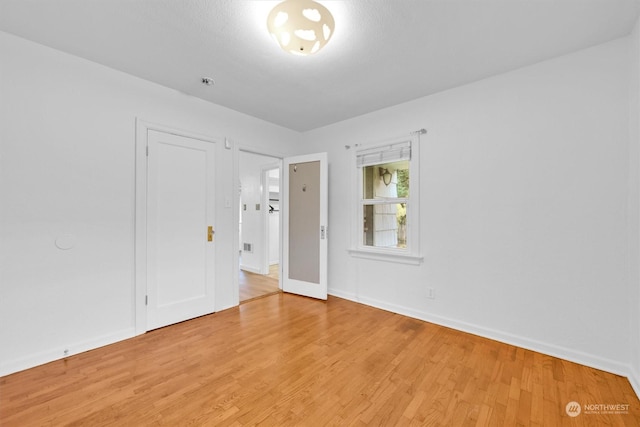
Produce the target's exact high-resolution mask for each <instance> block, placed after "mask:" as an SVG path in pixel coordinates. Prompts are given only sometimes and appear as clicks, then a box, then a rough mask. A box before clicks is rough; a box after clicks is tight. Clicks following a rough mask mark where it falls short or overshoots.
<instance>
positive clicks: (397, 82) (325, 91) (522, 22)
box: [0, 0, 640, 131]
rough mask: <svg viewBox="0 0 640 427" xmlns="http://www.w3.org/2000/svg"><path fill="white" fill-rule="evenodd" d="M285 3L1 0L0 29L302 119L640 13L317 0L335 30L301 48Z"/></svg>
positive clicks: (526, 0) (367, 102)
mask: <svg viewBox="0 0 640 427" xmlns="http://www.w3.org/2000/svg"><path fill="white" fill-rule="evenodd" d="M277 3H278V1H268V0H262V1H260V0H258V1H249V0H0V30H2V31H6V32H8V33H12V34H15V35H18V36H21V37H24V38H26V39H29V40H33V41H35V42H38V43H42V44H44V45H47V46H51V47H53V48H56V49H59V50H62V51H65V52H69V53H72V54H74V55H77V56H80V57H83V58H86V59H89V60H92V61H95V62H98V63H100V64H104V65H106V66H109V67H112V68H115V69H117V70H121V71H124V72H126V73H129V74H133V75H135V76H139V77H141V78H144V79H146V80H150V81H153V82H156V83H159V84H161V85H164V86H167V87H170V88H174V89H177V90H179V91H181V92H184V93H187V94H190V95H193V96H196V97H199V98H202V99H205V100H208V101H211V102H213V103H216V104H219V105H223V106H226V107H229V108H232V109H234V110H237V111H240V112H243V113H246V114H249V115H252V116H255V117H258V118H261V119H264V120H267V121H269V122H272V123H275V124H278V125H282V126H285V127H287V128H290V129H294V130H298V131H306V130H310V129H314V128H317V127H321V126H324V125H327V124H331V123H335V122H338V121H341V120H345V119H348V118H351V117H355V116H358V115H361V114H365V113H368V112H371V111H374V110H378V109H381V108H384V107H388V106H391V105H395V104H399V103H402V102H405V101H409V100H412V99H415V98H419V97H422V96H425V95H429V94H432V93H435V92H439V91H442V90H446V89H448V88H452V87H455V86H460V85H463V84H465V83H469V82H473V81H476V80H479V79H482V78H485V77H488V76H491V75H495V74H498V73H502V72H505V71H509V70H513V69H516V68H519V67H522V66H526V65H529V64H533V63H536V62H539V61H542V60H545V59H548V58H552V57H555V56H558V55H562V54H565V53H568V52H571V51H574V50H577V49H581V48H586V47H589V46H592V45H596V44H599V43H603V42H606V41H609V40H612V39H615V38H617V37H621V36H624V35H627V34H629V33H630V32H631V30H632V29H633V25H634V23H635V21H636V19H637V17H638V14H639V12H640V0H422V1H420V0H350V1H321V3H323V4H324V5H325V6H326V7H327V8H329V9H330V10H331V12H332V13H333V15H334V17H335V21H336V30H335V33H334V36H333V38H332V39H331V41H330V42H329V43H328V44H327V46H326V47H325V48H324V49H323V50H322V51H320V52H319V53H317V54H316V55H312V56H307V57H300V56H293V55H290V54H287V53H285V52H284V51H282V50H281V49H280V48H279V47H278V46H277V45H276V43H275V42H274V41H273V40H272V39H271V38H270V36H269V34H268V33H267V29H266V16H267V14H268V13H269V11H270V9H271V8H272V7H273V6H274V5H275V4H277ZM0 60H1V58H0ZM203 76H208V77H212V78H213V79H214V80H215V82H216V84H215V85H214V86H204V85H202V84H201V83H200V80H201V78H202V77H203Z"/></svg>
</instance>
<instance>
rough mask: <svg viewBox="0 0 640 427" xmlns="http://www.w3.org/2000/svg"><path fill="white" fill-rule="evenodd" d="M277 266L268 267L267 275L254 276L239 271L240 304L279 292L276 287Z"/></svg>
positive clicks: (277, 286)
mask: <svg viewBox="0 0 640 427" xmlns="http://www.w3.org/2000/svg"><path fill="white" fill-rule="evenodd" d="M279 267H280V266H279V265H278V264H274V265H270V266H269V274H266V275H262V274H255V273H250V272H248V271H244V270H240V275H239V276H238V282H239V283H238V284H239V286H240V302H247V301H251V300H253V299H255V298H262V297H265V296H267V295H271V294H274V293H278V292H280V287H279V285H278V276H279V274H278V272H279Z"/></svg>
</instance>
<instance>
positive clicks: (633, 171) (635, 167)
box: [628, 20, 640, 396]
mask: <svg viewBox="0 0 640 427" xmlns="http://www.w3.org/2000/svg"><path fill="white" fill-rule="evenodd" d="M630 39H631V40H630V54H629V58H630V67H629V70H630V78H629V80H630V82H631V87H630V90H629V101H630V102H629V219H628V222H629V233H628V238H629V304H630V305H631V308H630V328H631V331H630V332H631V335H630V340H629V342H630V344H631V369H630V371H631V376H630V377H629V380H630V381H631V384H632V385H633V387H634V389H635V391H636V394H638V395H639V396H640V20H639V21H638V22H636V26H635V29H634V31H633V33H632V34H631V37H630Z"/></svg>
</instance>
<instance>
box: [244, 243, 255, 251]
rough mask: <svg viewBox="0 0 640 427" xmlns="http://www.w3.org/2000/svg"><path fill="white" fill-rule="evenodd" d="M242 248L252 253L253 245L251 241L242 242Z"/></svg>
mask: <svg viewBox="0 0 640 427" xmlns="http://www.w3.org/2000/svg"><path fill="white" fill-rule="evenodd" d="M242 250H243V251H244V252H249V253H253V245H252V244H251V243H244V244H243V247H242Z"/></svg>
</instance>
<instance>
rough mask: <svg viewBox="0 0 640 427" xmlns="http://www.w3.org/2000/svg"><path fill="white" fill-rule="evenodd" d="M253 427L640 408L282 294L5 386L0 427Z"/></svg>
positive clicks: (581, 369)
mask: <svg viewBox="0 0 640 427" xmlns="http://www.w3.org/2000/svg"><path fill="white" fill-rule="evenodd" d="M570 401H576V402H579V403H580V404H628V405H630V406H629V413H628V414H611V415H594V414H585V413H584V410H583V413H582V414H580V415H578V416H577V417H575V418H570V417H568V416H567V414H566V412H565V406H566V405H567V403H569V402H570ZM255 424H260V425H265V426H287V425H301V426H324V425H356V426H364V425H376V426H378V425H383V426H396V425H424V426H441V425H442V426H444V425H452V426H475V425H492V426H517V425H524V426H527V425H531V426H579V425H589V426H604V425H611V426H623V425H626V426H638V425H640V402H639V401H638V399H637V397H636V396H635V395H634V393H633V391H632V389H631V387H630V385H629V382H628V381H627V380H626V379H625V378H622V377H619V376H616V375H612V374H608V373H605V372H602V371H598V370H595V369H591V368H587V367H585V366H581V365H577V364H575V363H570V362H567V361H564V360H561V359H557V358H554V357H550V356H545V355H543V354H539V353H535V352H532V351H528V350H523V349H521V348H517V347H513V346H510V345H506V344H502V343H499V342H495V341H491V340H488V339H484V338H480V337H477V336H474V335H469V334H466V333H462V332H458V331H455V330H451V329H447V328H444V327H440V326H436V325H433V324H429V323H425V322H422V321H419V320H415V319H411V318H407V317H404V316H400V315H397V314H393V313H389V312H385V311H381V310H377V309H375V308H371V307H367V306H364V305H360V304H357V303H353V302H350V301H346V300H343V299H339V298H334V297H329V299H328V301H327V302H323V301H316V300H312V299H308V298H304V297H299V296H294V295H290V294H277V295H273V296H269V297H266V298H261V299H256V300H254V301H251V302H249V303H246V304H243V305H241V306H239V307H238V308H234V309H230V310H226V311H223V312H220V313H216V314H212V315H209V316H204V317H200V318H197V319H194V320H190V321H188V322H183V323H180V324H177V325H173V326H169V327H166V328H163V329H159V330H155V331H151V332H149V333H147V334H145V335H142V336H139V337H136V338H133V339H130V340H126V341H123V342H119V343H116V344H113V345H110V346H107V347H103V348H100V349H96V350H92V351H89V352H86V353H82V354H79V355H76V356H72V357H69V358H68V359H65V360H60V361H56V362H52V363H49V364H47V365H43V366H40V367H37V368H33V369H29V370H27V371H23V372H20V373H16V374H13V375H9V376H6V377H3V378H0V425H2V426H3V427H10V426H45V425H47V426H61V425H73V426H102V425H117V426H146V425H167V426H183V425H195V426H202V425H211V426H240V425H255Z"/></svg>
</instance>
